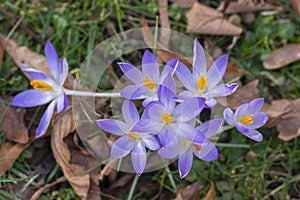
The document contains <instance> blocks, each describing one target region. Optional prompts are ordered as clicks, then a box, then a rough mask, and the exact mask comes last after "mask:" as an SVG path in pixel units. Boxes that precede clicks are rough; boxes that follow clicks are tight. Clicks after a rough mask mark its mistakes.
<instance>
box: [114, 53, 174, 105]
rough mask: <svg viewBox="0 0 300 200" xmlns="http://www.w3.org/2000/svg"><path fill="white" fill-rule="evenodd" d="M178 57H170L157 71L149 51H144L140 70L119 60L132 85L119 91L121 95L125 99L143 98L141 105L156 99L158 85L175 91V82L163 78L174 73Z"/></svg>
mask: <svg viewBox="0 0 300 200" xmlns="http://www.w3.org/2000/svg"><path fill="white" fill-rule="evenodd" d="M177 64H178V59H171V60H170V61H169V62H168V63H167V64H166V66H165V68H164V69H163V71H162V73H161V74H160V72H159V65H158V62H157V60H156V58H155V56H154V55H153V54H152V53H151V52H150V51H148V50H147V51H145V53H144V55H143V58H142V72H141V71H140V70H139V69H138V68H136V67H135V66H133V65H131V64H128V63H122V62H119V63H118V65H119V66H120V68H121V70H122V71H123V73H124V74H125V75H126V76H127V78H128V79H129V80H131V81H132V82H133V83H134V85H128V86H127V87H125V88H124V89H123V90H122V91H121V96H122V97H124V98H127V99H145V100H144V102H143V105H144V106H146V105H147V104H148V103H150V102H151V101H157V90H158V87H159V85H165V86H167V87H168V88H169V89H170V90H172V91H175V87H176V85H175V82H174V80H173V79H171V82H168V83H166V82H165V78H166V76H167V75H168V74H169V73H174V71H175V70H176V68H177Z"/></svg>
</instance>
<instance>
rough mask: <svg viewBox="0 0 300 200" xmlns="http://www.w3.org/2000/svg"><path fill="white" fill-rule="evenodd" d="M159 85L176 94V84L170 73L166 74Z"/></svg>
mask: <svg viewBox="0 0 300 200" xmlns="http://www.w3.org/2000/svg"><path fill="white" fill-rule="evenodd" d="M161 86H164V87H166V88H168V89H169V90H170V91H171V92H172V93H174V94H176V84H175V81H174V79H173V77H172V75H171V74H168V75H167V76H166V78H165V79H164V80H163V82H162V83H161ZM175 96H176V95H175Z"/></svg>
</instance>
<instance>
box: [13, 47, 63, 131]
mask: <svg viewBox="0 0 300 200" xmlns="http://www.w3.org/2000/svg"><path fill="white" fill-rule="evenodd" d="M45 54H46V58H47V62H48V65H49V68H50V71H51V75H52V77H50V76H48V75H47V74H45V73H44V72H41V71H39V70H36V69H33V68H29V67H27V66H25V65H21V67H22V69H23V71H24V72H26V73H27V74H28V75H29V77H30V78H31V81H30V85H31V86H32V87H33V89H30V90H27V91H24V92H21V93H19V94H18V95H17V96H15V97H14V99H13V100H12V105H14V106H20V107H34V106H40V105H44V104H47V103H50V104H49V105H48V108H47V109H46V111H45V113H44V114H43V116H42V118H41V121H40V124H39V126H38V128H37V129H36V137H40V136H42V135H43V134H44V133H45V132H46V130H47V128H48V126H49V124H50V121H51V118H52V115H53V112H54V109H55V106H56V107H57V111H58V113H60V112H62V111H64V110H65V108H66V107H67V105H68V99H67V96H66V94H65V92H64V88H63V84H64V82H65V80H66V77H67V74H68V68H69V67H68V63H67V61H66V59H64V58H62V59H60V60H59V59H58V56H57V53H56V51H55V48H54V47H53V45H52V44H51V42H47V44H46V47H45Z"/></svg>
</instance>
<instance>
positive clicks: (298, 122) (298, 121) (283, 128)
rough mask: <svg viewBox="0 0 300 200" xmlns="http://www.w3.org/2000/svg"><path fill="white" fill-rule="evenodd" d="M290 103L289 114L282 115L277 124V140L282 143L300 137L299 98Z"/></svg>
mask: <svg viewBox="0 0 300 200" xmlns="http://www.w3.org/2000/svg"><path fill="white" fill-rule="evenodd" d="M290 103H291V105H290V106H291V108H290V109H291V110H290V112H287V113H286V114H284V115H282V120H281V121H280V122H279V123H278V124H277V130H278V131H279V135H278V138H279V139H281V140H284V141H289V140H292V139H294V138H296V137H299V136H300V98H299V99H296V100H293V101H290Z"/></svg>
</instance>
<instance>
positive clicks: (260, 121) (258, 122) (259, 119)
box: [246, 112, 269, 129]
mask: <svg viewBox="0 0 300 200" xmlns="http://www.w3.org/2000/svg"><path fill="white" fill-rule="evenodd" d="M268 119H269V117H268V115H266V113H263V112H257V113H255V114H253V123H252V124H247V125H246V126H247V127H248V128H249V129H257V128H259V127H261V126H263V125H264V124H265V123H266V122H267V121H268Z"/></svg>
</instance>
